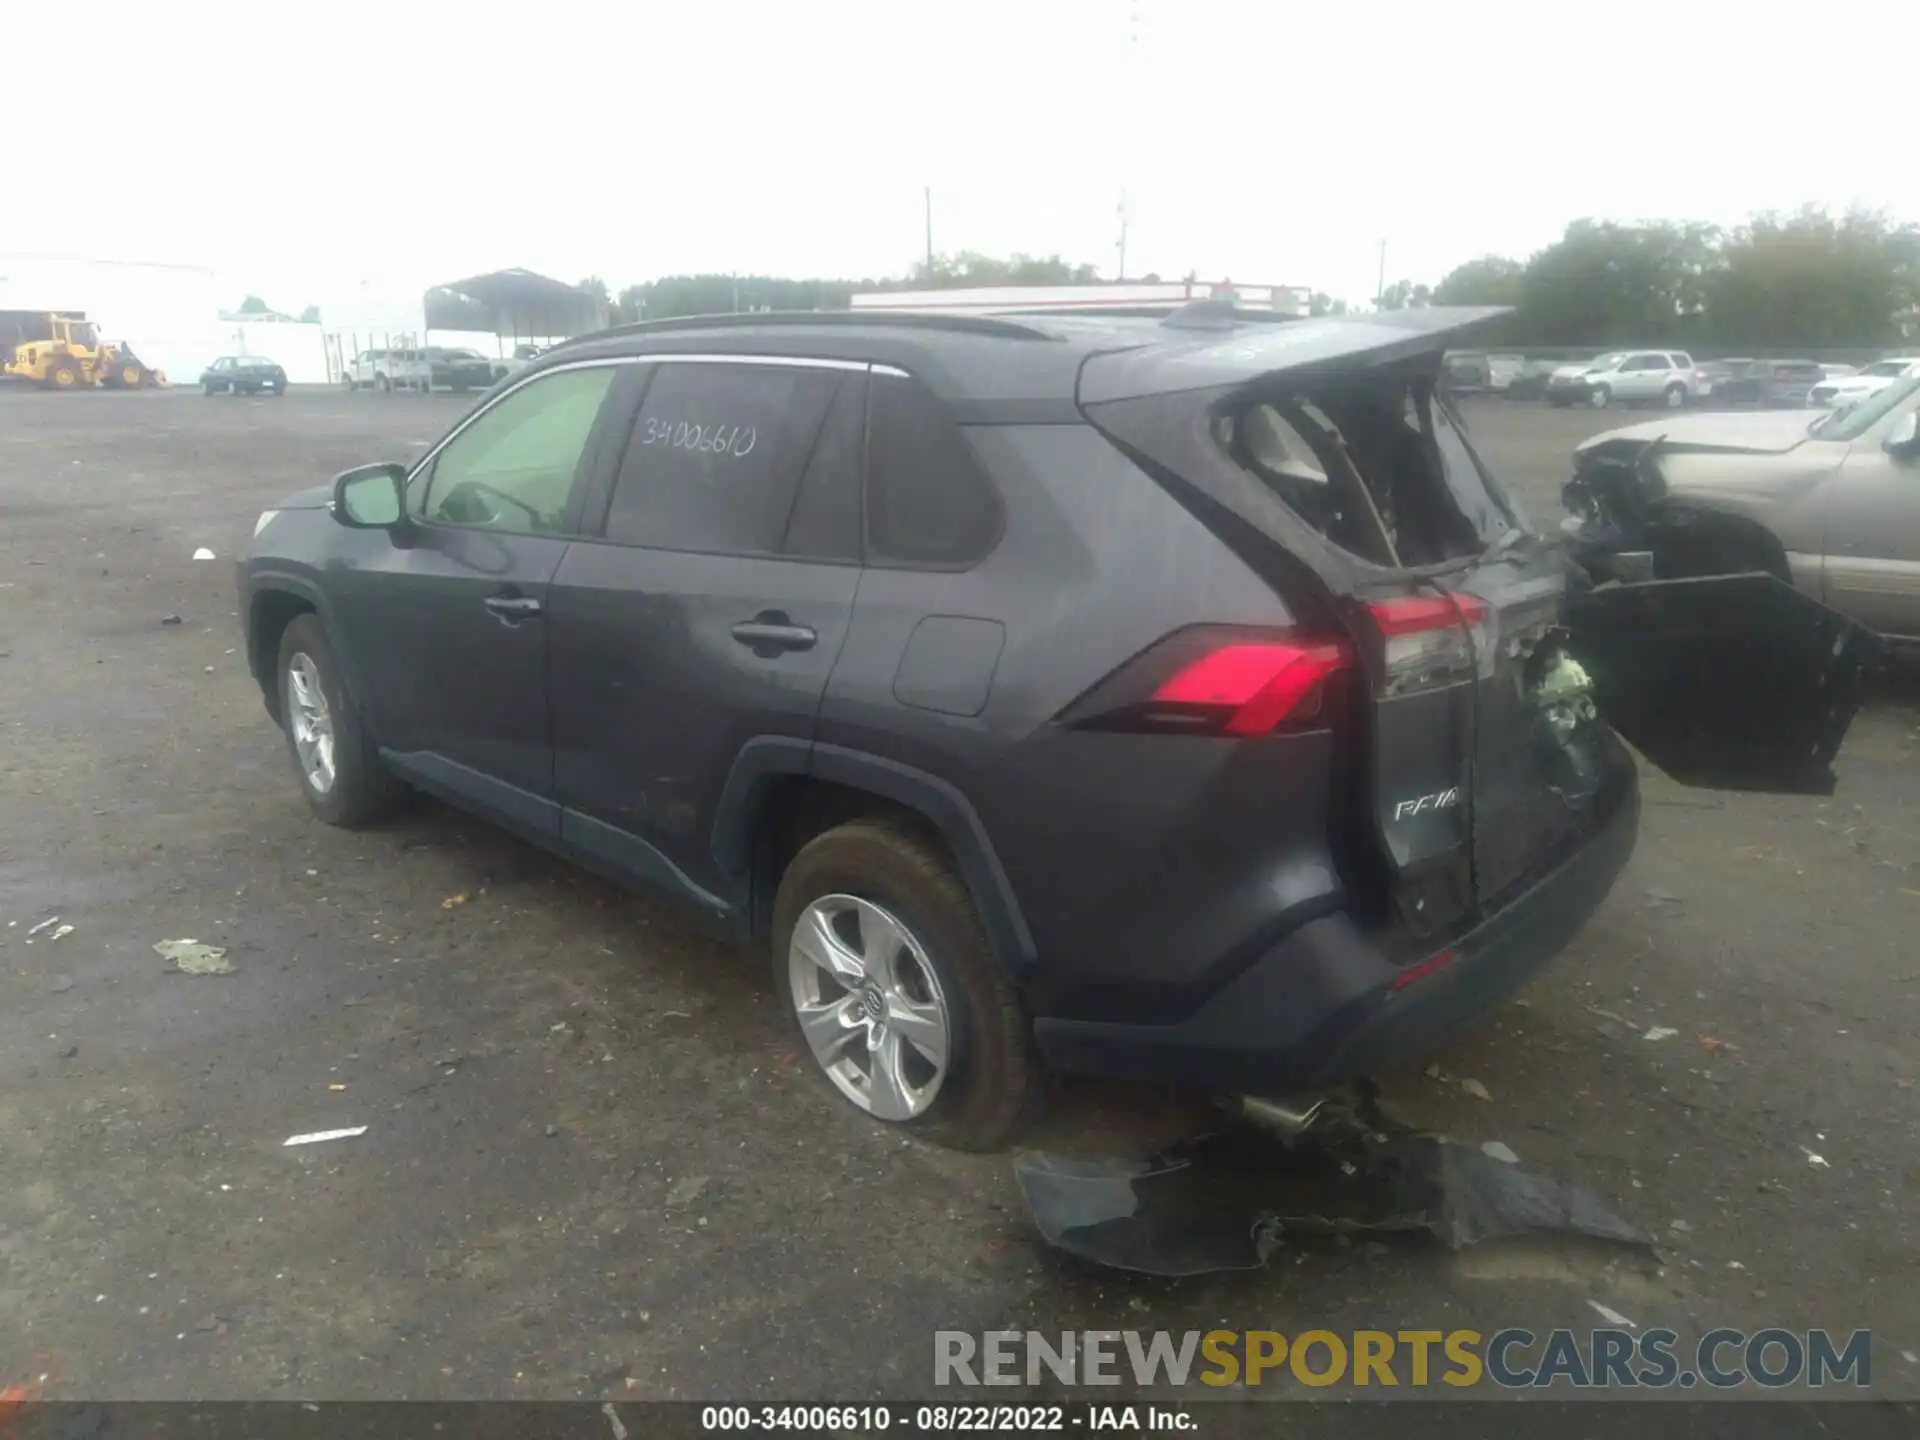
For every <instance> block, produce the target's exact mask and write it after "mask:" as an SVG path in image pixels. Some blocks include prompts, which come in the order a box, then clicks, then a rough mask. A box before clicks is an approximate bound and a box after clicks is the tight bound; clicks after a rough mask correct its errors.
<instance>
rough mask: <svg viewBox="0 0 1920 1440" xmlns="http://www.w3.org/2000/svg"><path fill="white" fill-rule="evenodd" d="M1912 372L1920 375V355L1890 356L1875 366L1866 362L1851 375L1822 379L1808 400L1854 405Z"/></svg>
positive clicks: (1815, 403)
mask: <svg viewBox="0 0 1920 1440" xmlns="http://www.w3.org/2000/svg"><path fill="white" fill-rule="evenodd" d="M1910 375H1920V355H1894V356H1889V357H1888V358H1887V359H1885V360H1876V361H1874V362H1873V363H1872V364H1871V365H1862V366H1861V367H1860V368H1859V369H1858V370H1857V371H1855V372H1854V373H1853V374H1851V375H1843V376H1840V377H1839V378H1837V379H1833V380H1822V381H1821V382H1820V383H1819V384H1818V385H1815V386H1814V387H1813V389H1812V391H1811V392H1809V394H1808V396H1807V399H1808V400H1809V402H1810V403H1812V404H1814V405H1822V406H1832V405H1851V404H1853V403H1855V402H1856V401H1859V400H1865V399H1866V398H1868V397H1869V396H1871V395H1877V394H1879V393H1880V392H1881V391H1882V390H1884V389H1886V388H1887V386H1889V385H1891V384H1893V382H1894V381H1896V380H1900V379H1904V378H1906V377H1907V376H1910Z"/></svg>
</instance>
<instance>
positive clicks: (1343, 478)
mask: <svg viewBox="0 0 1920 1440" xmlns="http://www.w3.org/2000/svg"><path fill="white" fill-rule="evenodd" d="M1215 439H1216V440H1217V441H1218V443H1219V444H1220V445H1221V447H1222V448H1223V449H1225V450H1226V451H1227V453H1228V454H1229V455H1230V456H1232V458H1233V459H1234V460H1235V462H1236V463H1238V464H1239V465H1240V466H1241V467H1242V468H1243V469H1245V470H1247V471H1248V472H1250V473H1251V474H1253V475H1254V476H1255V477H1257V478H1258V479H1259V480H1260V481H1261V482H1262V483H1263V484H1265V485H1266V486H1267V487H1268V488H1269V489H1270V490H1272V491H1273V492H1274V493H1275V494H1276V495H1278V496H1279V498H1280V499H1281V500H1283V501H1284V502H1286V504H1287V505H1288V506H1289V507H1290V508H1291V509H1292V510H1293V511H1294V512H1295V513H1297V514H1298V515H1299V516H1300V517H1301V518H1302V519H1303V520H1305V521H1306V522H1307V523H1308V524H1309V525H1311V526H1313V527H1314V528H1315V529H1316V530H1318V531H1319V532H1320V533H1321V534H1322V535H1325V536H1326V537H1327V538H1328V539H1329V540H1331V541H1333V542H1334V543H1335V544H1336V545H1339V546H1341V547H1342V548H1343V549H1346V550H1348V551H1350V552H1351V553H1353V554H1355V555H1357V556H1359V557H1361V558H1362V559H1365V560H1368V561H1371V562H1373V563H1374V564H1377V565H1386V566H1393V567H1399V566H1409V565H1431V564H1436V563H1440V562H1443V561H1447V560H1454V559H1461V558H1465V557H1470V556H1474V555H1478V554H1480V553H1481V552H1482V551H1484V550H1485V549H1486V548H1487V547H1488V546H1490V545H1493V544H1496V543H1498V542H1499V540H1500V539H1501V538H1502V537H1503V536H1504V535H1506V534H1507V533H1508V532H1509V531H1511V530H1514V529H1515V528H1518V527H1520V526H1521V525H1522V523H1523V522H1522V520H1521V517H1520V516H1519V513H1518V512H1517V511H1516V510H1515V508H1514V506H1513V502H1512V501H1511V500H1510V499H1509V498H1508V497H1507V496H1506V495H1505V493H1504V492H1502V491H1501V489H1500V488H1499V486H1498V484H1497V483H1496V482H1495V481H1494V480H1493V478H1492V476H1491V475H1489V474H1488V473H1487V471H1486V468H1485V467H1484V466H1483V465H1482V464H1481V463H1480V460H1479V457H1478V456H1477V455H1476V454H1475V453H1474V451H1473V447H1472V446H1471V445H1470V444H1469V443H1468V441H1467V438H1466V435H1465V433H1464V432H1463V431H1462V430H1461V428H1460V426H1459V424H1458V422H1457V420H1456V419H1455V418H1454V417H1453V416H1452V414H1451V413H1450V412H1449V411H1448V409H1447V407H1446V406H1445V404H1443V403H1442V402H1440V401H1439V400H1438V399H1437V398H1436V396H1435V394H1434V391H1433V387H1432V385H1431V383H1430V382H1429V381H1428V380H1427V379H1426V378H1424V377H1422V376H1418V375H1414V376H1393V375H1377V374H1376V375H1371V376H1368V377H1365V378H1364V379H1352V380H1347V381H1345V382H1343V383H1329V384H1327V385H1325V386H1322V387H1319V388H1316V389H1314V390H1312V391H1310V392H1277V393H1273V394H1263V395H1257V396H1254V397H1252V398H1251V399H1249V400H1247V401H1245V402H1244V403H1242V404H1241V405H1240V406H1239V407H1238V408H1237V409H1233V410H1230V411H1227V412H1224V413H1223V414H1221V415H1220V416H1219V417H1218V419H1217V421H1216V424H1215Z"/></svg>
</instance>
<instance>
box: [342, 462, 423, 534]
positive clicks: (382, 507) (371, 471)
mask: <svg viewBox="0 0 1920 1440" xmlns="http://www.w3.org/2000/svg"><path fill="white" fill-rule="evenodd" d="M333 518H334V519H335V520H337V521H339V522H340V523H341V524H342V525H344V526H346V527H347V528H348V529H349V530H386V531H389V532H391V533H394V534H398V533H399V532H400V531H401V530H404V529H405V528H406V523H407V471H406V467H405V466H403V465H395V464H391V463H389V464H385V465H362V466H360V467H358V468H357V469H353V470H347V471H343V472H342V473H341V474H339V475H336V476H335V477H334V480H333Z"/></svg>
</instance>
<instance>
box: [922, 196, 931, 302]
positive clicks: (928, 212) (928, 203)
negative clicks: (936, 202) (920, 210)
mask: <svg viewBox="0 0 1920 1440" xmlns="http://www.w3.org/2000/svg"><path fill="white" fill-rule="evenodd" d="M923 194H924V197H925V199H926V202H927V283H928V284H932V283H933V187H932V186H931V185H929V186H927V187H926V189H925V191H924V192H923Z"/></svg>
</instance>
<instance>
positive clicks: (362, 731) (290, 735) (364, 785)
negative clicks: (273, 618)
mask: <svg viewBox="0 0 1920 1440" xmlns="http://www.w3.org/2000/svg"><path fill="white" fill-rule="evenodd" d="M275 674H276V677H277V683H278V684H279V687H280V717H281V723H282V725H283V726H284V727H285V729H286V733H287V748H288V749H289V750H290V751H291V752H292V754H293V763H294V769H295V771H296V773H297V774H298V775H299V777H300V789H301V791H302V792H303V793H304V794H305V795H306V797H307V804H308V806H309V807H310V808H311V809H312V810H313V813H314V814H315V815H316V816H317V817H319V818H320V819H321V820H324V821H326V822H327V824H329V825H338V826H341V827H342V828H344V829H349V830H351V829H356V828H358V827H359V826H362V825H367V824H371V823H372V822H373V821H375V820H378V819H380V818H381V817H382V816H384V815H386V814H388V813H389V812H390V811H391V810H392V809H393V808H394V805H395V804H396V803H397V802H398V800H399V798H400V795H401V793H402V791H401V787H400V784H399V782H398V781H396V780H395V779H394V778H393V776H392V775H391V774H390V773H389V772H388V770H387V768H386V767H385V766H384V765H382V764H381V763H380V756H379V753H378V751H377V750H376V749H375V748H374V744H373V737H372V736H370V735H368V734H367V731H366V727H365V726H364V725H362V724H361V722H360V716H359V713H358V712H357V711H356V710H355V709H354V708H353V705H352V702H351V701H350V700H349V699H348V698H347V694H346V691H345V689H344V688H343V687H342V686H341V683H340V672H339V670H338V668H337V667H336V665H335V663H334V658H333V647H332V645H330V644H329V643H328V641H327V632H326V629H325V627H324V626H322V625H321V623H320V619H319V617H318V616H316V615H298V616H295V617H294V619H293V621H292V623H291V624H289V625H288V626H287V628H286V632H285V633H284V634H283V635H281V637H280V655H279V668H278V669H277V670H276V671H275Z"/></svg>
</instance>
